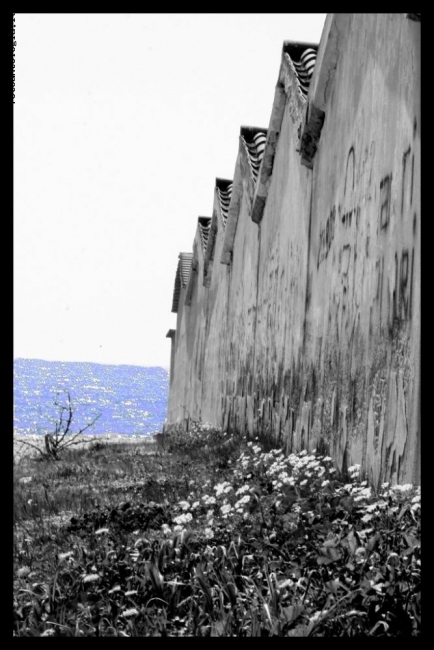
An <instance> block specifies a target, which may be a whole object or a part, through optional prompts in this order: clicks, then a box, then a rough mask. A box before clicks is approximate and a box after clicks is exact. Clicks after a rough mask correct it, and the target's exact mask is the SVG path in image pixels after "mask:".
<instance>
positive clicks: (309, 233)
mask: <svg viewBox="0 0 434 650" xmlns="http://www.w3.org/2000/svg"><path fill="white" fill-rule="evenodd" d="M306 169H308V170H309V171H308V172H307V173H308V174H309V175H310V199H309V227H308V231H307V264H306V282H305V291H306V295H305V298H304V322H303V342H302V346H301V349H302V359H304V351H305V346H306V323H307V310H308V309H309V302H310V295H309V291H310V288H309V271H310V235H311V231H312V205H313V172H312V170H311V169H310V168H309V167H306ZM303 365H304V364H303Z"/></svg>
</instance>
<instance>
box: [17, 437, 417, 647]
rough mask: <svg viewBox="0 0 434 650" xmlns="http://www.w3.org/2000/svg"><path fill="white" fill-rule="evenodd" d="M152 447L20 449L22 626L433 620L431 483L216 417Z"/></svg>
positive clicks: (117, 629) (336, 626)
mask: <svg viewBox="0 0 434 650" xmlns="http://www.w3.org/2000/svg"><path fill="white" fill-rule="evenodd" d="M163 442H164V444H163ZM153 449H154V451H152V446H150V445H149V444H147V443H143V442H142V443H139V442H138V443H134V444H133V443H119V444H118V443H116V444H107V445H96V446H95V445H93V446H89V447H87V448H85V449H77V448H75V449H73V448H71V449H70V450H69V451H68V450H65V452H64V454H63V456H62V458H61V460H59V461H57V462H52V461H51V462H49V461H46V460H42V461H38V460H36V459H34V458H30V457H24V458H22V459H21V461H20V462H19V463H17V464H16V466H15V472H14V496H15V500H14V622H13V630H14V635H16V636H42V635H43V636H103V637H109V636H419V635H420V489H419V488H416V487H414V486H402V487H401V488H399V487H394V488H391V487H389V486H386V485H385V486H383V487H382V488H381V490H380V491H379V492H378V493H376V494H374V493H373V491H372V490H370V489H369V487H368V486H367V485H366V484H365V483H364V482H363V481H362V477H360V475H359V469H358V468H357V467H355V468H352V469H350V472H349V477H339V476H337V472H336V471H335V470H334V468H333V463H332V462H331V460H329V459H328V458H327V457H326V456H324V455H321V454H316V453H315V454H314V453H312V454H307V453H306V452H301V453H300V454H297V455H296V454H292V455H290V456H289V457H285V456H284V455H283V454H282V453H281V452H280V450H278V449H269V448H268V449H264V448H263V447H262V446H261V445H260V444H259V443H258V442H257V441H255V442H247V441H246V440H244V439H242V438H237V437H236V436H229V435H225V434H223V433H221V432H220V431H215V430H212V429H211V428H210V427H208V426H207V425H203V426H197V427H196V429H195V431H193V432H192V433H191V434H184V433H181V432H178V433H175V434H172V435H171V436H170V437H165V438H162V439H161V438H160V440H159V444H158V445H155V446H154V447H153ZM150 450H151V453H149V452H150Z"/></svg>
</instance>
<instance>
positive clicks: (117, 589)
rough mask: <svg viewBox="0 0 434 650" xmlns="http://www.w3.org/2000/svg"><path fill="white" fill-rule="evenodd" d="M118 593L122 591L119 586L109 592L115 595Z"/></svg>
mask: <svg viewBox="0 0 434 650" xmlns="http://www.w3.org/2000/svg"><path fill="white" fill-rule="evenodd" d="M116 591H122V589H121V588H120V586H119V585H116V586H115V587H113V589H110V590H109V591H108V593H109V594H114V593H115V592H116Z"/></svg>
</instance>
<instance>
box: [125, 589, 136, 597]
mask: <svg viewBox="0 0 434 650" xmlns="http://www.w3.org/2000/svg"><path fill="white" fill-rule="evenodd" d="M138 593H139V592H138V591H137V589H130V591H126V592H125V596H134V595H135V594H138Z"/></svg>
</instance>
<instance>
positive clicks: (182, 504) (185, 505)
mask: <svg viewBox="0 0 434 650" xmlns="http://www.w3.org/2000/svg"><path fill="white" fill-rule="evenodd" d="M178 505H179V506H180V507H181V509H182V510H189V509H190V504H189V503H188V501H180V502H179V504H178Z"/></svg>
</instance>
